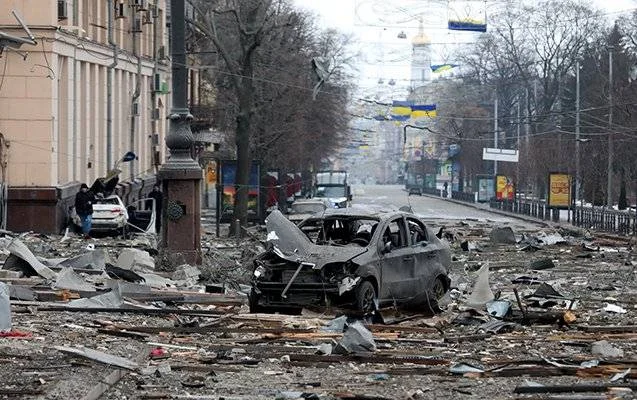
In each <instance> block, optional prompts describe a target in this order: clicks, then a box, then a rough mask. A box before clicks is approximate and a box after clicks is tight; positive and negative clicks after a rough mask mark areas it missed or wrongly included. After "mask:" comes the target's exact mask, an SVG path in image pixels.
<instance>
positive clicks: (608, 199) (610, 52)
mask: <svg viewBox="0 0 637 400" xmlns="http://www.w3.org/2000/svg"><path fill="white" fill-rule="evenodd" d="M613 50H614V47H612V46H611V47H609V48H608V167H607V168H606V207H609V208H610V207H612V206H613V202H612V201H613V196H612V195H611V190H612V187H613V176H612V175H613Z"/></svg>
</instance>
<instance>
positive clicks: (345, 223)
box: [301, 216, 379, 246]
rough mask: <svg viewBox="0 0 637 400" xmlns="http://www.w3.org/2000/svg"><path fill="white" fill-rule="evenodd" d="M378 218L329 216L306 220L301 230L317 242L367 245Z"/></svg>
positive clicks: (340, 244)
mask: <svg viewBox="0 0 637 400" xmlns="http://www.w3.org/2000/svg"><path fill="white" fill-rule="evenodd" d="M378 222H379V221H378V220H377V219H373V218H370V217H362V216H361V217H349V216H348V217H345V216H343V217H336V218H335V217H329V218H325V219H312V220H307V221H305V223H304V225H303V226H302V227H301V231H303V233H305V234H306V235H307V237H308V238H309V239H310V240H311V241H312V242H313V243H315V244H327V245H336V246H343V245H348V244H351V243H354V244H357V245H360V246H366V245H367V244H368V243H369V241H370V240H371V238H372V235H373V234H374V231H375V230H376V226H377V225H378Z"/></svg>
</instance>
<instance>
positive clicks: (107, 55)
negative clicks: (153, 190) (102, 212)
mask: <svg viewBox="0 0 637 400" xmlns="http://www.w3.org/2000/svg"><path fill="white" fill-rule="evenodd" d="M14 10H15V11H16V12H17V13H18V15H20V16H21V17H22V20H23V21H24V24H25V25H26V26H28V30H30V32H31V34H32V38H33V41H34V42H35V43H36V44H31V43H22V44H20V43H18V44H16V43H14V42H13V41H12V40H11V37H22V38H26V37H28V36H29V35H28V33H27V32H26V31H25V30H24V29H23V27H22V26H21V24H20V23H19V22H18V21H17V18H15V17H14V15H13V13H12V12H13V11H14ZM166 11H167V10H166V0H150V1H147V0H14V1H3V2H0V50H2V53H1V54H0V74H1V75H0V134H1V136H0V139H1V140H0V146H1V147H2V148H1V149H0V165H1V166H2V176H1V179H2V184H3V185H4V187H6V188H8V191H7V192H6V194H7V195H8V197H6V198H4V199H3V200H4V204H5V206H6V207H5V209H6V210H7V211H6V216H5V218H4V219H3V224H5V226H6V228H7V229H10V230H15V231H25V230H34V231H40V232H59V231H60V230H61V229H62V228H63V227H64V225H65V223H66V218H67V213H68V207H69V204H71V203H72V201H73V197H74V195H75V193H76V192H77V189H78V187H79V185H80V184H81V183H83V182H86V183H88V184H89V186H90V185H91V183H92V182H93V181H94V180H95V179H96V178H98V177H103V176H105V175H106V173H107V171H109V170H111V169H113V168H115V167H117V168H118V169H120V170H121V173H120V182H122V184H120V186H119V187H118V191H119V192H120V194H121V195H122V196H123V197H124V198H125V200H129V201H132V200H134V199H136V198H139V197H141V196H142V194H143V193H142V192H145V191H146V188H147V187H148V186H152V183H153V181H154V176H155V173H156V170H157V168H158V166H159V164H161V162H162V160H163V159H164V157H165V154H164V153H165V150H164V149H165V146H164V137H165V134H166V130H167V123H166V115H167V112H168V111H169V110H170V104H169V102H170V98H169V97H170V96H169V95H167V94H168V88H169V87H170V85H169V80H170V79H169V78H170V76H169V74H170V69H169V67H170V66H169V62H168V57H167V55H169V51H168V32H167V28H166V27H167V24H166V21H167V17H166V15H167V12H166ZM3 35H4V38H5V40H2V37H3ZM7 37H8V38H9V39H6V38H7ZM128 151H132V152H134V153H135V154H136V155H137V159H136V160H134V161H132V162H128V163H122V164H118V163H117V161H118V160H119V159H120V158H121V157H122V156H123V155H124V154H125V153H126V152H128Z"/></svg>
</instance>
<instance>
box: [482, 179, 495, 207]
mask: <svg viewBox="0 0 637 400" xmlns="http://www.w3.org/2000/svg"><path fill="white" fill-rule="evenodd" d="M493 186H494V185H493V177H492V176H489V175H479V176H478V201H479V202H481V203H482V202H487V201H489V200H490V199H491V197H493V194H494V193H493V192H494V188H493Z"/></svg>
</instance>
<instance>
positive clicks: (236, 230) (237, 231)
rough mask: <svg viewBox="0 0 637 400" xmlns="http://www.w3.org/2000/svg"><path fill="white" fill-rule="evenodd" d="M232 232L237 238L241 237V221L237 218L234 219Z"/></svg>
mask: <svg viewBox="0 0 637 400" xmlns="http://www.w3.org/2000/svg"><path fill="white" fill-rule="evenodd" d="M233 228H234V234H235V236H236V237H237V239H239V238H240V237H241V221H240V220H238V219H235V220H234V226H233Z"/></svg>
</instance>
